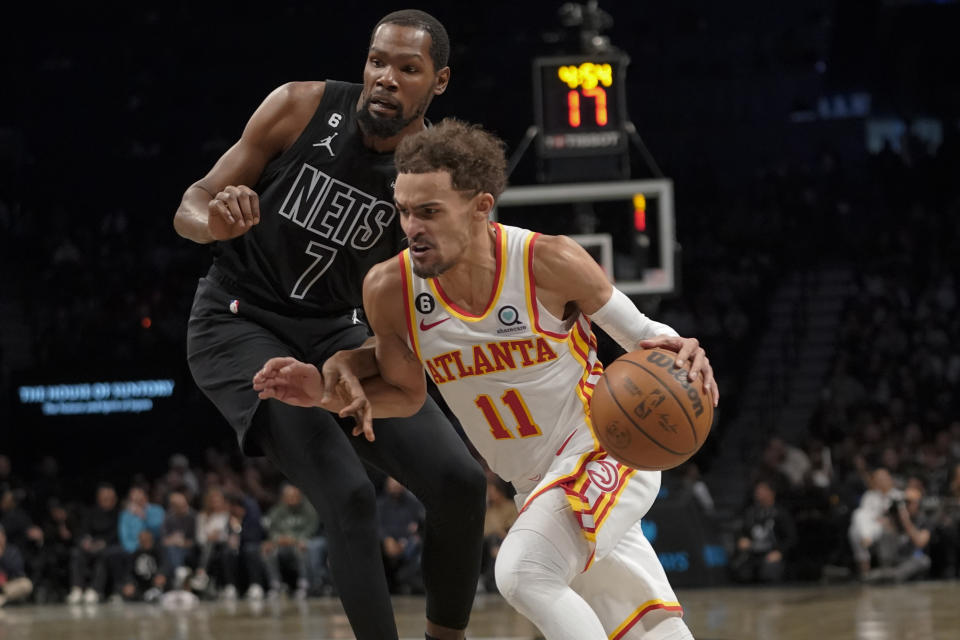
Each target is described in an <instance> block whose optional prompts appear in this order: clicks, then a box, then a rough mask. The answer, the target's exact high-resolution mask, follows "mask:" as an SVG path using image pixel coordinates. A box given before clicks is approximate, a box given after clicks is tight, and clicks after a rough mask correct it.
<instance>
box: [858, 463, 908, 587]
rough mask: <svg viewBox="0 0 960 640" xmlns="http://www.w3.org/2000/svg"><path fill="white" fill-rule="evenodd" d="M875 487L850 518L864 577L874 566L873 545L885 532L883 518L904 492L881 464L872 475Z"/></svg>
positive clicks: (861, 573) (860, 570)
mask: <svg viewBox="0 0 960 640" xmlns="http://www.w3.org/2000/svg"><path fill="white" fill-rule="evenodd" d="M870 483H871V486H870V489H869V490H868V491H866V492H865V493H864V494H863V497H862V498H861V499H860V506H859V507H857V509H856V510H855V511H854V512H853V515H852V516H851V518H850V529H849V537H850V548H851V549H852V550H853V559H854V561H855V562H856V565H857V571H858V572H859V575H860V577H862V578H865V577H866V576H867V573H868V572H869V571H870V566H871V547H872V546H873V544H874V543H875V542H876V541H877V540H878V539H879V538H880V536H881V534H882V533H883V520H884V518H886V517H887V513H888V512H889V511H890V505H892V504H893V503H894V501H899V500H902V499H903V493H902V492H901V491H900V490H899V489H896V488H895V487H894V486H893V478H892V477H891V476H890V472H889V471H887V470H886V469H884V468H883V467H880V468H878V469H875V470H874V472H873V474H872V475H871V480H870Z"/></svg>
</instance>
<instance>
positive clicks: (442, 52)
mask: <svg viewBox="0 0 960 640" xmlns="http://www.w3.org/2000/svg"><path fill="white" fill-rule="evenodd" d="M382 24H397V25H400V26H402V27H416V28H417V29H420V30H421V31H426V32H427V33H429V34H430V58H431V59H432V60H433V68H434V71H439V70H440V69H443V68H444V67H445V66H447V63H448V62H449V60H450V37H449V36H448V35H447V30H446V29H444V27H443V25H442V24H441V23H440V21H439V20H437V19H436V18H434V17H433V16H432V15H430V14H429V13H427V12H425V11H420V10H419V9H401V10H400V11H394V12H393V13H388V14H387V15H385V16H383V18H381V19H380V22H378V23H377V24H376V26H375V27H374V28H373V31H372V32H371V33H370V43H371V44H373V34H375V33H376V32H377V29H379V28H380V25H382Z"/></svg>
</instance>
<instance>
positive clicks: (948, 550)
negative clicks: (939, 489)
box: [930, 464, 960, 578]
mask: <svg viewBox="0 0 960 640" xmlns="http://www.w3.org/2000/svg"><path fill="white" fill-rule="evenodd" d="M933 533H934V535H933V538H932V540H931V542H930V547H931V548H930V554H931V561H932V562H931V565H932V566H933V567H936V570H937V574H938V575H937V576H936V577H940V578H955V577H957V575H958V573H960V572H958V570H960V564H958V559H960V464H957V465H955V466H954V467H953V476H952V478H951V480H950V487H949V491H948V493H947V495H945V496H943V498H942V499H941V500H940V512H939V517H938V519H937V522H936V526H935V527H934V530H933Z"/></svg>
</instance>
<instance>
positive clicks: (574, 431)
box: [556, 429, 579, 455]
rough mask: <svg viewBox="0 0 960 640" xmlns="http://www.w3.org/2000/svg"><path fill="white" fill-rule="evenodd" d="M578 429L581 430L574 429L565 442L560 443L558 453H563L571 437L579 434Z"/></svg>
mask: <svg viewBox="0 0 960 640" xmlns="http://www.w3.org/2000/svg"><path fill="white" fill-rule="evenodd" d="M577 431H579V429H574V430H573V431H571V432H570V435H568V436H567V439H566V440H564V441H563V444H562V445H560V448H559V449H557V453H556V455H560V454H561V453H563V450H564V449H566V448H567V444H568V443H569V442H570V438H572V437H573V436H575V435H576V434H577Z"/></svg>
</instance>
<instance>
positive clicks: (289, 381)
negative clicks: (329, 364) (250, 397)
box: [253, 357, 323, 407]
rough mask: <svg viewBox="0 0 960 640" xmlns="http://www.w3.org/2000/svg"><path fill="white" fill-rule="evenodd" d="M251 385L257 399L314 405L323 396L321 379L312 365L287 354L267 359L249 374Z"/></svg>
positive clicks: (318, 404)
mask: <svg viewBox="0 0 960 640" xmlns="http://www.w3.org/2000/svg"><path fill="white" fill-rule="evenodd" d="M253 388H254V390H256V391H258V392H259V393H258V394H257V395H258V397H259V398H260V399H261V400H268V399H271V398H272V399H275V400H280V401H281V402H285V403H287V404H292V405H294V406H297V407H316V406H320V399H321V397H322V395H323V378H322V377H321V376H320V372H319V371H318V370H317V368H316V367H315V366H313V365H312V364H306V363H304V362H300V361H299V360H297V359H296V358H290V357H283V358H270V359H269V360H267V362H266V364H264V365H263V368H262V369H260V371H258V372H257V373H256V374H255V375H254V376H253Z"/></svg>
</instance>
